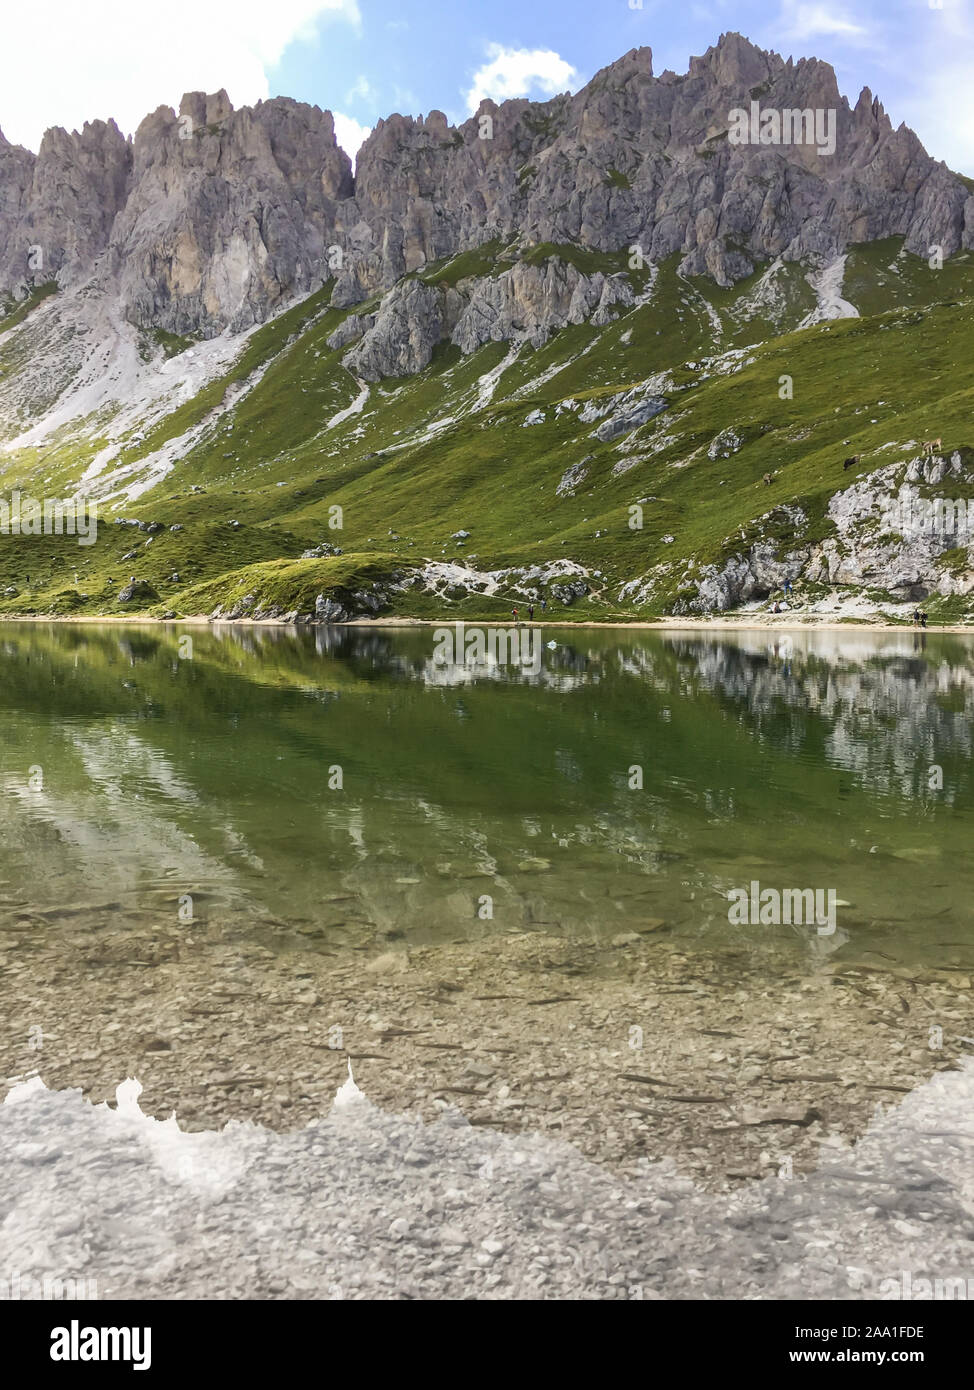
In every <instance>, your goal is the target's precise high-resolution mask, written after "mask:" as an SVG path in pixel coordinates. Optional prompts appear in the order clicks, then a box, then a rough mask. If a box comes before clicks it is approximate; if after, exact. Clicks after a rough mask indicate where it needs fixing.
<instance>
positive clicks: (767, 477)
mask: <svg viewBox="0 0 974 1390" xmlns="http://www.w3.org/2000/svg"><path fill="white" fill-rule="evenodd" d="M764 486H765V487H770V486H771V474H770V473H765V475H764Z"/></svg>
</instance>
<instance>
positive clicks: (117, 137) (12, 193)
mask: <svg viewBox="0 0 974 1390" xmlns="http://www.w3.org/2000/svg"><path fill="white" fill-rule="evenodd" d="M131 169H132V146H131V142H130V141H128V140H126V139H125V137H124V136H123V135H122V133H121V131H120V130H119V129H118V127H117V126H116V125H115V122H114V121H108V122H107V123H106V122H105V121H92V122H90V123H89V122H86V123H85V127H84V130H83V131H82V132H81V134H80V135H79V134H78V132H77V131H74V132H73V133H72V134H70V135H69V134H68V132H67V131H65V130H61V129H53V130H49V131H48V132H47V134H46V135H45V136H44V139H43V141H42V142H41V147H40V150H39V151H38V153H37V154H36V155H34V154H32V153H31V152H30V151H29V150H25V149H22V148H21V147H20V146H19V145H11V144H9V143H8V142H7V141H6V140H5V139H4V137H3V135H2V134H0V294H4V293H5V294H12V295H14V296H15V297H18V298H19V297H22V296H23V295H24V294H27V293H29V292H30V290H31V289H32V288H34V287H35V286H39V285H43V284H45V283H47V282H48V281H51V280H54V279H57V280H58V282H59V283H60V284H61V285H69V284H72V283H73V282H75V281H76V280H78V279H80V278H82V277H83V276H84V275H86V274H88V273H89V272H90V271H91V269H92V267H93V266H94V264H95V263H96V261H97V259H98V257H99V256H101V255H102V253H103V252H104V251H105V248H106V247H107V245H108V241H109V237H110V235H111V230H112V226H113V225H114V222H115V218H116V217H117V215H118V213H119V212H120V211H121V209H122V208H123V207H124V205H125V199H126V197H127V194H128V188H129V182H130V178H131Z"/></svg>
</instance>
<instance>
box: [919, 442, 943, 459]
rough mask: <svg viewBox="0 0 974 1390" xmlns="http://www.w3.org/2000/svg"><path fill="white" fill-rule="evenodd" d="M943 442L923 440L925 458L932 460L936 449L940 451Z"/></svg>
mask: <svg viewBox="0 0 974 1390" xmlns="http://www.w3.org/2000/svg"><path fill="white" fill-rule="evenodd" d="M943 445H944V441H943V440H942V439H925V440H924V442H923V444H922V446H921V447H922V449H923V454H924V457H925V458H932V457H933V455H934V454H935V453H936V452H937V450H938V449H942V448H943Z"/></svg>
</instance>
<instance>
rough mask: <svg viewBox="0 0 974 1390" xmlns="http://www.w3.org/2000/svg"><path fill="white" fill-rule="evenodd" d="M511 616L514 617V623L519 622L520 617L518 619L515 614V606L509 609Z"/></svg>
mask: <svg viewBox="0 0 974 1390" xmlns="http://www.w3.org/2000/svg"><path fill="white" fill-rule="evenodd" d="M511 617H512V618H513V619H514V622H515V624H516V623H518V622H520V619H519V618H518V616H517V609H516V608H512V609H511Z"/></svg>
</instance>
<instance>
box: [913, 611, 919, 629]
mask: <svg viewBox="0 0 974 1390" xmlns="http://www.w3.org/2000/svg"><path fill="white" fill-rule="evenodd" d="M913 626H914V627H919V626H920V610H919V608H914V610H913Z"/></svg>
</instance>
